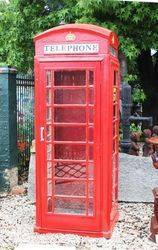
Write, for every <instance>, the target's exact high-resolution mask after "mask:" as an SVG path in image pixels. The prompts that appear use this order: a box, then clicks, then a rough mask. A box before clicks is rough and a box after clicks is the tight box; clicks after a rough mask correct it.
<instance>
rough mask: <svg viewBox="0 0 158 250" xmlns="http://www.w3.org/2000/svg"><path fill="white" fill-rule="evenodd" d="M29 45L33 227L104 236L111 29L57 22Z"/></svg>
mask: <svg viewBox="0 0 158 250" xmlns="http://www.w3.org/2000/svg"><path fill="white" fill-rule="evenodd" d="M45 46H47V47H45ZM44 47H45V53H44ZM35 51H36V55H35V94H36V96H35V133H36V197H37V200H36V227H35V231H37V232H40V233H42V232H43V233H45V232H63V233H77V234H82V235H89V236H93V237H101V236H103V237H107V238H109V237H110V236H111V232H112V229H113V227H114V225H115V223H116V221H117V219H118V140H119V62H118V59H117V52H118V39H117V36H116V34H114V33H113V32H111V31H110V30H107V29H103V28H101V27H97V26H94V25H86V24H70V25H64V26H60V27H56V28H53V29H50V30H48V31H46V32H44V33H42V34H40V35H38V36H36V37H35ZM48 51H49V52H50V51H51V53H49V54H48Z"/></svg>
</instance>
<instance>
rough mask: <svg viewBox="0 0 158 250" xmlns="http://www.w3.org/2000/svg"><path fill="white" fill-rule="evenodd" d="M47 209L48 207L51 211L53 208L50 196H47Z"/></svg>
mask: <svg viewBox="0 0 158 250" xmlns="http://www.w3.org/2000/svg"><path fill="white" fill-rule="evenodd" d="M47 209H48V212H52V210H53V201H52V198H51V197H49V198H48V200H47Z"/></svg>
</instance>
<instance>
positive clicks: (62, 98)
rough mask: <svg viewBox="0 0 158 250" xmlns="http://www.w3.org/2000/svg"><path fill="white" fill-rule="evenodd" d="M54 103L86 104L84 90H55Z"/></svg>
mask: <svg viewBox="0 0 158 250" xmlns="http://www.w3.org/2000/svg"><path fill="white" fill-rule="evenodd" d="M91 98H93V97H91ZM54 103H55V104H85V103H86V92H85V89H56V90H55V92H54Z"/></svg>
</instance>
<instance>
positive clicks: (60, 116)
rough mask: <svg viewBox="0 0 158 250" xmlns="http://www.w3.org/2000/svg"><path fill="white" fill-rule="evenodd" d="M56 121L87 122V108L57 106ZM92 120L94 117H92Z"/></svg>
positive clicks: (55, 110)
mask: <svg viewBox="0 0 158 250" xmlns="http://www.w3.org/2000/svg"><path fill="white" fill-rule="evenodd" d="M54 112H55V114H54V116H55V118H54V119H55V122H62V123H64V122H66V123H84V122H86V110H85V108H77V107H75V108H70V107H69V108H55V109H54ZM91 120H92V118H91Z"/></svg>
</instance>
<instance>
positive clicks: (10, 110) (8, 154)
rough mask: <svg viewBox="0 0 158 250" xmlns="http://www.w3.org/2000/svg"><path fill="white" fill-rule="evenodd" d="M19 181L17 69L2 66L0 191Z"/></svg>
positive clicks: (6, 190) (0, 78) (0, 87)
mask: <svg viewBox="0 0 158 250" xmlns="http://www.w3.org/2000/svg"><path fill="white" fill-rule="evenodd" d="M17 183H18V169H17V112H16V70H15V69H13V68H10V67H8V66H4V67H0V192H8V191H9V190H10V189H11V188H12V187H13V186H15V185H17Z"/></svg>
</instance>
